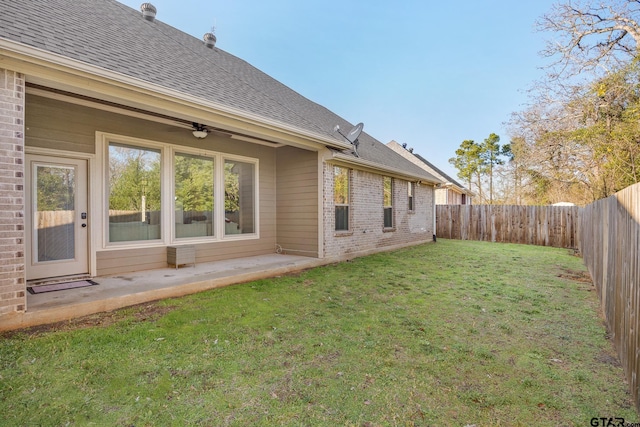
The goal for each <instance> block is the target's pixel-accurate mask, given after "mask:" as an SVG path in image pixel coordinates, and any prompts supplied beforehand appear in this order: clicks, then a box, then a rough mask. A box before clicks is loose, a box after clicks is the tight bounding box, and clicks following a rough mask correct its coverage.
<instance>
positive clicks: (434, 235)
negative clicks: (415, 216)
mask: <svg viewBox="0 0 640 427" xmlns="http://www.w3.org/2000/svg"><path fill="white" fill-rule="evenodd" d="M432 200H433V241H434V242H435V241H436V186H435V185H434V186H433V188H432Z"/></svg>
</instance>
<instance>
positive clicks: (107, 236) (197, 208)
mask: <svg viewBox="0 0 640 427" xmlns="http://www.w3.org/2000/svg"><path fill="white" fill-rule="evenodd" d="M100 136H101V138H100V142H99V143H98V146H97V147H96V148H97V150H98V155H99V156H101V159H100V160H101V164H102V167H103V168H104V181H103V187H102V188H103V190H104V199H102V198H101V200H104V202H103V203H102V209H101V211H102V212H101V214H100V216H101V222H102V223H103V224H104V234H103V235H102V238H101V244H102V246H103V248H109V247H119V246H124V245H127V246H131V245H135V246H160V245H170V244H175V243H184V242H185V241H189V240H190V241H193V240H198V241H211V242H214V241H220V240H225V239H256V238H258V237H259V236H258V233H259V231H260V221H259V214H260V209H259V203H258V197H259V186H258V182H259V160H258V159H255V158H250V157H244V156H235V155H231V154H228V155H227V154H222V153H217V152H213V151H208V150H203V149H193V148H189V147H184V146H177V145H172V144H162V143H154V142H151V141H146V140H141V139H137V138H130V137H126V136H120V135H111V134H106V133H102V134H101V135H100Z"/></svg>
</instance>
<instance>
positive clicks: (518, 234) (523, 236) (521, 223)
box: [436, 205, 580, 248]
mask: <svg viewBox="0 0 640 427" xmlns="http://www.w3.org/2000/svg"><path fill="white" fill-rule="evenodd" d="M579 209H580V208H578V207H577V206H503V205H438V206H436V236H437V237H441V238H444V239H458V240H483V241H488V242H504V243H524V244H529V245H539V246H553V247H557V248H576V247H577V246H578V227H577V221H578V212H579Z"/></svg>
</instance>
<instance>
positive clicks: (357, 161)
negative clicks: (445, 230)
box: [332, 152, 440, 186]
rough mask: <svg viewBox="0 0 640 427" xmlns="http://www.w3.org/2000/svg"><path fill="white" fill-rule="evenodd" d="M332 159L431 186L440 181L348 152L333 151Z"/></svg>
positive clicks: (334, 161) (338, 162)
mask: <svg viewBox="0 0 640 427" xmlns="http://www.w3.org/2000/svg"><path fill="white" fill-rule="evenodd" d="M332 161H333V163H337V164H344V165H350V166H354V167H357V168H358V169H362V170H367V171H370V172H374V173H383V174H386V175H390V176H393V177H394V178H400V179H405V180H407V181H415V182H421V183H424V184H429V185H433V186H436V185H438V184H440V181H437V180H434V179H433V178H429V177H427V176H425V175H418V174H412V173H407V172H406V171H402V170H399V169H395V168H392V167H389V166H385V165H381V164H379V163H376V162H372V161H370V160H365V159H362V158H360V157H354V156H352V155H349V154H344V153H339V152H333V153H332Z"/></svg>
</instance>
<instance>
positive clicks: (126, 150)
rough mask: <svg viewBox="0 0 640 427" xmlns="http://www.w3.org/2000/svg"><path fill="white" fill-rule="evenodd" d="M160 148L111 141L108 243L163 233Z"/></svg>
mask: <svg viewBox="0 0 640 427" xmlns="http://www.w3.org/2000/svg"><path fill="white" fill-rule="evenodd" d="M161 157H162V156H161V154H160V150H155V149H150V148H143V147H136V146H130V145H124V144H117V143H111V144H109V162H108V165H109V242H124V241H138V240H157V239H161V238H162V234H161V227H160V224H161V213H162V212H161V205H162V203H161V202H162V200H161V199H162V197H161V185H160V182H161V169H160V165H161Z"/></svg>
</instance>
